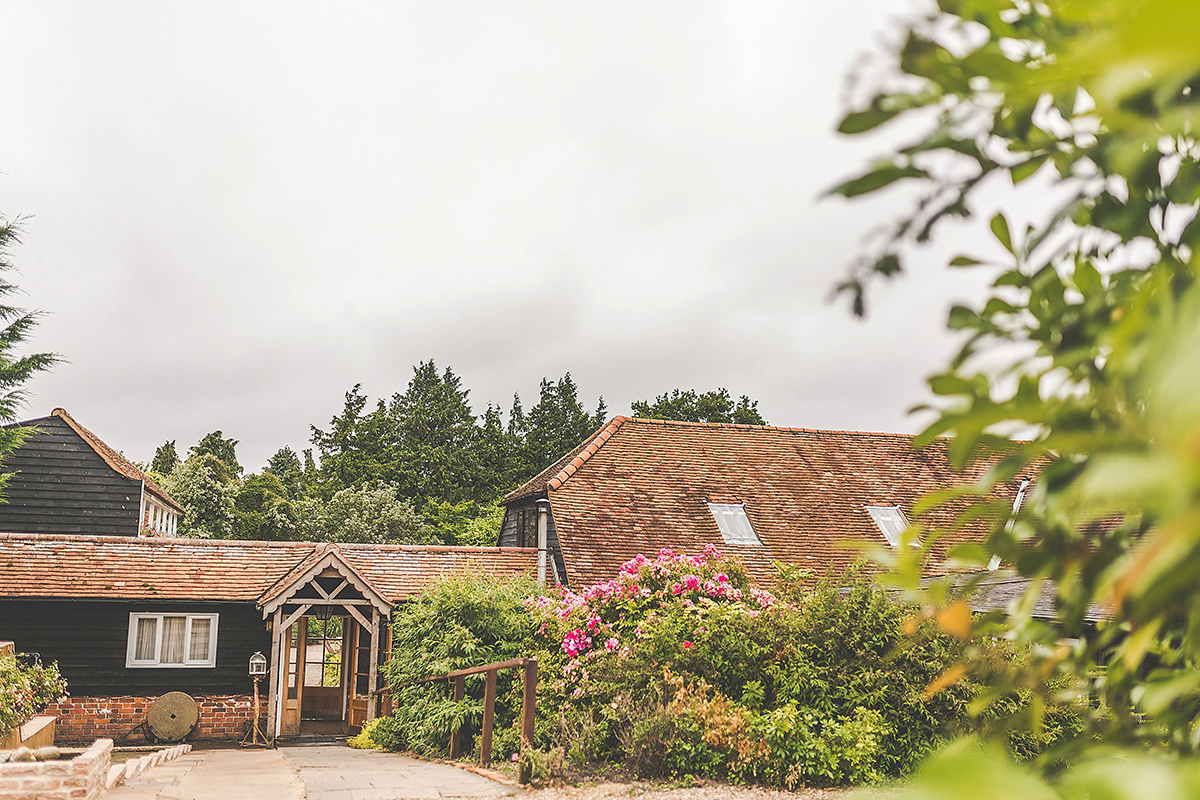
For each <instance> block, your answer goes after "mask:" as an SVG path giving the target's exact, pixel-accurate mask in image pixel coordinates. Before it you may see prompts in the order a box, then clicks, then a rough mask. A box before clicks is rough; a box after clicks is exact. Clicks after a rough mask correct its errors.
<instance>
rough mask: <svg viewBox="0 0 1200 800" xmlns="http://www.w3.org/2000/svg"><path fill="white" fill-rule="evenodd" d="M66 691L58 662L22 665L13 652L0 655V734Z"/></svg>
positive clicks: (24, 720)
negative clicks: (8, 654)
mask: <svg viewBox="0 0 1200 800" xmlns="http://www.w3.org/2000/svg"><path fill="white" fill-rule="evenodd" d="M66 693H67V682H66V681H65V680H64V679H63V677H62V675H61V674H60V673H59V671H58V666H57V665H55V664H50V665H42V664H40V663H35V664H33V665H24V664H21V663H20V662H18V660H17V659H16V658H15V657H13V656H0V734H4V733H6V732H8V731H10V730H12V729H13V728H15V727H17V726H18V725H22V724H24V723H25V722H27V721H28V720H29V718H30V717H32V716H33V715H34V714H36V713H37V712H38V711H40V710H41V709H42V708H43V707H44V706H46V705H47V704H49V703H53V702H54V701H56V700H58V699H59V698H60V697H63V696H64V695H65V694H66Z"/></svg>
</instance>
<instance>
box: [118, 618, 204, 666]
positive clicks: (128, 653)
mask: <svg viewBox="0 0 1200 800" xmlns="http://www.w3.org/2000/svg"><path fill="white" fill-rule="evenodd" d="M220 616H221V615H220V614H217V613H203V614H197V613H190V612H182V613H181V612H177V611H131V612H129V632H128V634H127V637H126V641H125V668H126V669H215V668H216V666H217V625H218V620H219V619H220ZM165 617H183V618H184V620H185V622H184V628H183V641H184V648H185V650H184V654H185V655H184V660H183V662H181V663H176V662H167V663H163V662H162V660H161V658H162V639H163V619H164V618H165ZM143 619H153V620H156V622H155V625H154V658H153V659H140V660H139V659H136V658H134V656H135V654H136V653H137V630H138V621H139V620H143ZM197 619H207V620H208V621H209V626H208V658H206V659H204V660H200V659H188V658H187V652H188V650H190V648H191V641H192V621H193V620H197Z"/></svg>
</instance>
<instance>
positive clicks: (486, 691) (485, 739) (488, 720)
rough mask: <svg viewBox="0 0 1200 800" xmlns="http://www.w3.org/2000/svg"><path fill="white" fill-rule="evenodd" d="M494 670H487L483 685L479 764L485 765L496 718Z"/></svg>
mask: <svg viewBox="0 0 1200 800" xmlns="http://www.w3.org/2000/svg"><path fill="white" fill-rule="evenodd" d="M495 717H496V670H494V669H489V670H488V671H487V683H485V684H484V685H483V733H482V734H480V736H479V764H480V766H483V767H486V766H487V765H488V764H490V763H492V725H493V724H494V723H495V721H496V719H495Z"/></svg>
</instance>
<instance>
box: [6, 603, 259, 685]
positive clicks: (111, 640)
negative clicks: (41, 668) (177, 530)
mask: <svg viewBox="0 0 1200 800" xmlns="http://www.w3.org/2000/svg"><path fill="white" fill-rule="evenodd" d="M135 611H142V612H150V613H168V614H172V613H173V614H213V613H215V614H219V615H220V616H219V617H218V619H217V666H216V667H198V668H187V669H184V668H178V669H176V668H158V669H146V668H133V669H130V668H128V667H126V666H125V655H126V652H127V645H128V642H129V614H130V613H131V612H135ZM0 640H11V641H12V642H13V643H14V644H15V645H16V649H17V652H20V653H37V654H39V655H40V656H41V658H42V660H43V661H47V662H49V661H57V662H58V666H59V669H60V670H61V671H62V674H63V677H65V678H66V679H67V688H68V690H69V691H70V692H71V694H72V696H75V697H106V696H119V695H133V696H156V695H161V694H163V693H165V692H171V691H180V692H187V693H188V694H191V695H198V694H249V693H250V691H251V689H252V684H251V680H250V678H249V676H248V674H247V673H248V669H249V663H250V656H251V655H253V654H254V652H255V651H256V650H257V651H261V652H262V653H263V654H264V655H269V654H270V652H271V636H270V634H269V633H268V632H267V623H266V621H264V620H263V618H262V612H261V611H259V610H258V608H257V607H256V606H255V605H254V603H199V602H196V603H186V602H179V601H175V602H171V601H163V602H153V601H140V600H139V601H137V602H131V601H121V600H102V601H101V600H2V599H0Z"/></svg>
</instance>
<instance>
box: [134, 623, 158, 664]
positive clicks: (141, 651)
mask: <svg viewBox="0 0 1200 800" xmlns="http://www.w3.org/2000/svg"><path fill="white" fill-rule="evenodd" d="M157 633H158V620H157V619H155V618H154V617H142V618H140V619H139V620H138V621H137V640H136V644H135V645H134V651H133V657H134V659H135V660H136V661H153V660H154V643H155V639H156V638H157Z"/></svg>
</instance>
